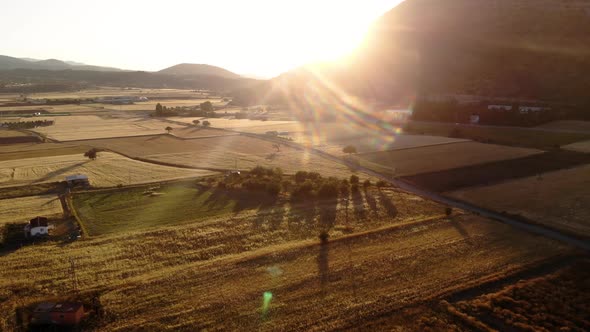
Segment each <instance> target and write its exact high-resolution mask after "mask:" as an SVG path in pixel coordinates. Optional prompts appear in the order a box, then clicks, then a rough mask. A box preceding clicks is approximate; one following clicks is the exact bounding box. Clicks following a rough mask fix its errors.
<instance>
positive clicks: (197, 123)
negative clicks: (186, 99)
mask: <svg viewBox="0 0 590 332" xmlns="http://www.w3.org/2000/svg"><path fill="white" fill-rule="evenodd" d="M199 123H201V121H199V120H194V121H193V124H194V125H195V126H198V125H199Z"/></svg>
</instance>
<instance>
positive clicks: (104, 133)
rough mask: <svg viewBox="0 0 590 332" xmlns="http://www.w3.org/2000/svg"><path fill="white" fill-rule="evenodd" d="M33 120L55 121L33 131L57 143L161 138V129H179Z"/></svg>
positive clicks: (123, 120) (117, 120) (97, 120)
mask: <svg viewBox="0 0 590 332" xmlns="http://www.w3.org/2000/svg"><path fill="white" fill-rule="evenodd" d="M36 119H39V120H45V119H51V120H55V124H54V125H53V126H49V127H41V128H37V129H35V131H37V132H39V133H42V134H44V135H47V136H48V137H50V138H53V139H56V140H58V141H73V140H83V139H94V138H108V137H126V136H140V135H155V134H165V133H166V131H165V130H164V128H166V127H168V126H170V127H172V128H179V127H183V126H180V125H176V124H173V123H168V122H164V121H161V120H158V119H152V118H143V117H127V116H125V117H123V116H117V117H114V116H109V117H106V116H97V115H73V116H62V117H37V118H36Z"/></svg>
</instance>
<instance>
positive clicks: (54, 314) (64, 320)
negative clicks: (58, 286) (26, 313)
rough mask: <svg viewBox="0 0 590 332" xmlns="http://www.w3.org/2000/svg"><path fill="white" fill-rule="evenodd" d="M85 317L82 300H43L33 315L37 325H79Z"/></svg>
mask: <svg viewBox="0 0 590 332" xmlns="http://www.w3.org/2000/svg"><path fill="white" fill-rule="evenodd" d="M83 317H84V305H83V304H82V303H80V302H60V303H53V302H43V303H40V304H38V305H37V307H36V308H35V310H33V315H32V316H31V323H32V324H35V325H61V326H73V325H78V324H79V323H80V321H82V318H83Z"/></svg>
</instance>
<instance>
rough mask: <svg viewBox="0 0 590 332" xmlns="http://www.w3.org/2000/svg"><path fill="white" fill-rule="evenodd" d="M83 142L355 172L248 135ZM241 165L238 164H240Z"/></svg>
mask: <svg viewBox="0 0 590 332" xmlns="http://www.w3.org/2000/svg"><path fill="white" fill-rule="evenodd" d="M79 143H80V144H85V145H91V146H95V147H98V148H105V149H110V150H112V151H116V152H119V153H122V154H125V155H128V156H131V157H141V158H143V159H147V160H152V161H157V162H164V163H168V164H174V165H184V166H191V167H197V168H212V169H224V170H230V169H235V168H236V166H237V168H238V169H239V170H250V169H251V168H253V167H255V166H258V165H260V166H265V167H281V168H282V169H283V170H284V171H285V172H286V173H289V174H293V173H295V172H297V171H299V170H307V171H315V172H320V173H322V174H324V175H333V176H339V177H348V176H350V175H351V174H352V171H351V170H350V169H349V168H348V167H346V166H343V165H341V164H339V163H336V162H333V161H330V160H327V159H324V158H321V157H318V156H315V155H312V154H309V153H307V152H303V151H300V150H296V149H294V148H290V147H287V146H282V147H281V148H280V149H281V151H280V152H277V151H276V149H275V148H273V146H272V145H273V143H271V142H268V141H265V140H262V139H257V138H252V137H247V136H225V137H215V138H202V139H194V140H179V139H175V138H173V137H170V136H154V137H129V138H123V139H104V140H91V141H82V142H79ZM236 164H237V165H236Z"/></svg>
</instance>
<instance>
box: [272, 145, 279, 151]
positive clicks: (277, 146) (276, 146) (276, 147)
mask: <svg viewBox="0 0 590 332" xmlns="http://www.w3.org/2000/svg"><path fill="white" fill-rule="evenodd" d="M272 147H273V148H275V149H276V150H277V152H281V144H279V143H276V144H273V145H272Z"/></svg>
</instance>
